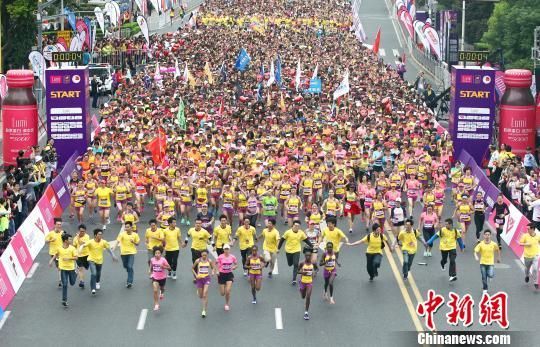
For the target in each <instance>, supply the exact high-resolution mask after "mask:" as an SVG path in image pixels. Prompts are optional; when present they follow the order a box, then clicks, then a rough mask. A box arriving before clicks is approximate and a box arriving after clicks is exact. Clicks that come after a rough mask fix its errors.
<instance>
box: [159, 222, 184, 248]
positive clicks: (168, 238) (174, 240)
mask: <svg viewBox="0 0 540 347" xmlns="http://www.w3.org/2000/svg"><path fill="white" fill-rule="evenodd" d="M162 230H163V233H164V234H165V250H166V251H178V250H179V249H180V244H179V243H178V239H179V238H181V233H180V228H178V227H175V228H174V229H172V230H171V228H166V229H162Z"/></svg>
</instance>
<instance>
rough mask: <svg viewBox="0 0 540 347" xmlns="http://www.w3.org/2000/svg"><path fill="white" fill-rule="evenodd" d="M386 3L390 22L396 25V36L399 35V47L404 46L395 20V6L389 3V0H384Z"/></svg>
mask: <svg viewBox="0 0 540 347" xmlns="http://www.w3.org/2000/svg"><path fill="white" fill-rule="evenodd" d="M384 3H385V4H386V8H387V9H388V14H389V15H390V22H392V26H393V27H394V32H395V33H396V37H397V39H398V42H399V47H403V42H402V41H401V37H400V36H399V33H398V29H397V27H396V22H395V21H394V18H393V13H394V11H392V10H391V9H392V8H393V6H392V5H388V1H387V0H384Z"/></svg>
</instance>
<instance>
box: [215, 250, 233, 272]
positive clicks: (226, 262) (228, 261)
mask: <svg viewBox="0 0 540 347" xmlns="http://www.w3.org/2000/svg"><path fill="white" fill-rule="evenodd" d="M236 263H237V261H236V257H235V256H234V255H232V254H229V256H228V257H227V256H226V255H225V254H221V255H220V256H219V257H218V258H217V264H218V269H219V272H223V273H229V272H232V268H233V265H234V264H236Z"/></svg>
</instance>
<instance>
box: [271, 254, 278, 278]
mask: <svg viewBox="0 0 540 347" xmlns="http://www.w3.org/2000/svg"><path fill="white" fill-rule="evenodd" d="M277 263H278V260H277V258H276V263H275V264H274V269H273V270H272V275H279V269H278V265H277Z"/></svg>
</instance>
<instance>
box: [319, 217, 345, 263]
mask: <svg viewBox="0 0 540 347" xmlns="http://www.w3.org/2000/svg"><path fill="white" fill-rule="evenodd" d="M326 225H327V228H325V229H324V230H323V231H322V233H321V235H320V236H319V238H320V240H319V244H321V243H322V244H326V242H332V245H333V246H334V248H333V251H334V253H335V255H336V259H337V258H338V257H339V250H340V249H341V240H343V239H345V242H349V238H348V237H347V236H346V235H345V233H344V232H343V231H342V230H341V229H339V228H336V219H335V218H328V219H327V220H326ZM323 240H326V241H323Z"/></svg>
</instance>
